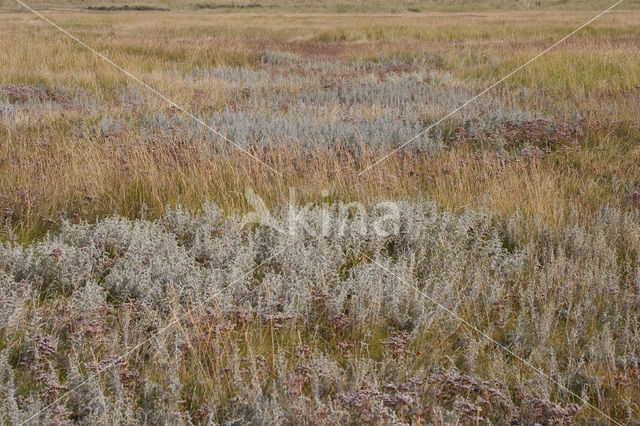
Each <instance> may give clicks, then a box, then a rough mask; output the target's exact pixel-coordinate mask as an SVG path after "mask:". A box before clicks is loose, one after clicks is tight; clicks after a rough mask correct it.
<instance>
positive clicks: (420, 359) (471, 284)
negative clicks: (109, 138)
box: [0, 200, 640, 423]
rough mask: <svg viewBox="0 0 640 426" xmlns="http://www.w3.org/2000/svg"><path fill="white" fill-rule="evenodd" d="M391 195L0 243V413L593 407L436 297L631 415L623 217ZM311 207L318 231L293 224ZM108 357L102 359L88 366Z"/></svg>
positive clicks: (638, 246)
mask: <svg viewBox="0 0 640 426" xmlns="http://www.w3.org/2000/svg"><path fill="white" fill-rule="evenodd" d="M398 205H399V212H400V213H399V217H398V223H397V226H396V227H393V228H392V229H393V230H394V232H387V233H384V234H381V233H378V232H375V231H374V229H375V227H374V226H373V224H374V223H375V222H376V221H377V220H378V219H379V213H376V212H375V211H374V209H365V211H364V212H363V213H362V215H361V217H355V216H350V217H348V218H347V219H346V222H345V217H344V216H340V215H339V214H338V212H339V210H340V209H339V208H336V209H335V210H334V213H333V216H332V215H331V214H329V215H328V214H327V211H326V208H324V207H321V206H318V207H315V208H313V207H307V208H300V207H293V208H294V209H297V211H296V213H297V214H298V217H299V218H300V220H304V221H305V222H306V223H307V224H311V225H309V226H307V227H299V228H296V229H294V230H293V231H287V232H279V231H278V230H276V229H274V228H271V227H266V226H253V227H247V226H246V225H245V224H244V222H243V220H242V218H241V217H238V216H233V215H231V216H225V215H223V214H222V212H221V211H220V210H219V209H218V208H217V207H215V206H214V205H207V206H206V207H205V208H204V209H203V210H202V211H201V212H199V213H198V214H191V213H188V212H187V211H185V210H183V209H181V208H175V209H172V210H170V211H169V213H167V214H166V215H165V216H163V217H161V218H160V219H158V220H155V221H146V220H135V221H132V220H127V219H124V218H121V217H111V218H107V219H104V220H101V221H98V222H97V223H95V224H87V223H85V224H73V225H72V224H68V223H65V224H63V225H62V227H61V229H60V230H59V231H57V232H55V233H50V234H49V235H48V236H47V237H46V238H44V239H43V240H42V241H39V242H36V243H33V244H32V245H29V246H26V247H22V246H19V245H15V244H12V243H5V244H3V245H2V246H1V247H0V271H1V272H0V279H1V280H2V286H0V300H2V302H3V303H2V312H1V313H0V315H2V316H1V318H2V321H1V323H0V324H1V329H0V336H1V340H0V343H1V344H2V348H1V349H2V352H1V353H2V357H1V358H0V360H1V363H0V365H1V368H0V370H1V374H0V378H1V380H2V384H1V385H2V388H1V389H2V390H1V392H2V395H3V398H2V401H3V402H2V404H1V406H0V413H1V414H0V415H2V418H3V421H8V422H14V421H21V420H24V419H26V418H28V417H29V416H31V415H34V414H35V413H36V412H37V410H38V409H39V408H43V407H45V406H46V405H47V404H48V403H49V402H51V401H55V404H54V405H52V406H51V407H48V408H46V409H44V411H43V412H42V413H40V414H38V415H37V418H39V419H41V420H42V421H45V420H46V421H53V420H55V419H57V421H61V422H65V421H70V419H76V420H82V421H113V422H117V423H127V422H134V423H138V422H148V421H158V422H167V421H171V422H188V421H189V419H191V421H205V420H206V421H218V422H227V421H236V420H239V421H243V422H244V421H254V422H255V421H261V422H262V421H269V422H275V421H291V422H296V421H298V420H300V419H314V418H316V417H318V419H319V421H321V422H328V423H331V422H333V421H342V422H344V421H353V422H359V421H373V422H383V423H387V422H392V421H417V420H418V419H422V420H427V419H432V420H433V421H436V420H438V419H437V417H438V416H441V418H442V419H447V420H446V421H454V420H455V421H458V420H460V421H462V420H463V419H470V418H471V417H473V415H477V416H479V417H478V418H479V419H483V421H487V422H488V421H498V422H500V421H505V419H507V418H509V419H512V420H513V419H520V421H525V419H527V420H526V421H529V420H531V421H538V422H551V423H554V422H567V421H568V420H569V419H570V418H572V417H574V416H577V418H581V419H583V420H585V421H586V420H587V419H591V420H594V419H595V418H597V417H598V414H597V413H596V412H594V411H593V410H590V408H589V407H588V406H586V405H585V404H583V403H581V402H580V401H579V400H576V399H575V398H574V397H572V396H571V395H570V394H568V393H566V391H565V390H566V389H565V388H564V387H563V388H560V387H558V386H556V385H554V383H552V382H551V381H549V379H548V377H546V376H544V375H540V374H538V373H536V372H534V371H532V370H530V369H528V368H527V367H526V366H524V365H523V364H522V362H521V361H520V360H518V359H515V358H513V357H510V356H508V355H507V354H506V353H504V352H503V351H502V350H501V349H500V348H498V347H497V346H496V345H494V344H493V343H492V342H490V341H488V340H487V339H486V338H485V337H483V336H480V335H478V334H477V333H475V332H474V330H473V329H469V328H467V327H462V324H461V323H460V320H459V319H458V318H456V317H454V316H452V315H451V314H450V313H448V312H446V311H445V310H443V309H441V307H446V308H447V309H448V310H450V311H453V312H455V313H456V315H458V316H459V317H460V318H463V319H464V320H465V321H467V322H468V323H469V324H473V325H474V327H477V328H478V329H479V330H482V332H483V333H486V334H487V335H489V336H491V338H492V339H495V340H496V341H498V342H499V343H500V344H501V345H503V346H505V347H507V348H509V350H511V351H513V352H514V353H516V354H518V356H520V357H522V358H523V359H524V360H526V362H528V363H531V364H532V365H535V366H537V367H538V368H540V369H541V370H542V371H544V372H545V374H548V376H550V377H553V378H554V379H555V380H557V381H558V382H560V383H561V384H562V385H563V386H565V387H566V388H568V389H571V390H572V392H574V393H576V394H578V395H581V396H583V397H585V398H587V399H588V400H589V401H590V402H591V403H593V404H595V405H596V406H600V407H605V406H608V407H610V408H609V413H611V415H614V416H615V417H617V418H618V419H620V420H632V419H637V418H638V412H637V411H636V408H634V407H636V404H637V403H638V401H637V395H638V393H637V382H634V380H636V379H635V377H636V376H635V375H634V374H636V373H634V372H635V371H637V369H636V370H634V367H633V365H635V364H634V362H635V361H636V360H637V359H638V358H639V357H640V354H639V353H638V347H640V324H639V323H638V318H639V317H640V316H639V313H640V312H639V309H640V304H638V300H640V299H639V295H638V292H639V291H640V262H639V260H640V259H639V253H640V232H639V231H638V229H640V228H639V226H638V225H639V224H640V219H639V218H638V217H637V215H633V214H622V213H619V212H617V211H614V210H608V209H603V210H602V211H601V212H600V213H599V214H598V215H597V217H595V218H593V220H592V225H591V226H590V227H589V228H585V227H584V226H582V225H581V224H580V223H578V221H577V219H571V220H569V225H567V226H566V227H564V228H561V229H554V228H550V227H548V226H545V225H543V224H542V223H540V222H537V221H535V220H531V219H524V218H518V217H511V218H509V219H499V218H498V217H497V216H496V215H494V214H493V213H491V212H489V211H483V210H476V209H469V210H467V211H465V212H464V213H462V214H459V215H456V214H453V213H451V212H447V211H440V210H439V209H437V207H436V206H435V205H434V204H433V203H431V202H428V201H424V200H422V201H420V200H410V201H404V202H400V203H399V204H398ZM285 214H286V213H285V212H283V213H275V217H276V218H277V219H282V220H286V216H284V215H285ZM327 217H328V218H329V219H327ZM314 223H315V224H319V223H322V224H323V226H328V230H329V231H328V232H325V233H318V234H316V233H310V232H307V231H306V230H308V229H312V228H313V226H312V224H314ZM363 223H364V227H363ZM327 224H328V225H327ZM370 259H373V260H374V261H375V263H374V262H372V261H371V260H370ZM378 264H380V265H382V266H384V268H381V267H380V266H378ZM407 283H409V284H410V285H407ZM421 293H424V295H427V296H428V297H423V295H422V294H421ZM174 319H175V320H177V322H176V324H174V326H173V327H170V328H169V329H167V330H166V331H164V332H163V333H162V335H161V336H158V338H157V339H155V338H152V339H150V340H148V341H146V339H148V338H149V336H153V333H155V332H156V330H161V329H163V327H164V325H165V324H167V323H168V322H169V321H172V320H174ZM332 322H335V327H333V326H332ZM138 343H140V344H141V346H140V348H139V349H138V350H137V351H136V353H134V354H132V355H131V356H130V357H129V358H127V359H122V360H120V361H118V362H117V363H115V364H112V362H115V361H113V360H117V359H118V357H119V355H120V354H122V353H125V352H126V351H127V348H131V347H133V346H135V345H137V344H138ZM296 354H297V355H296ZM248 360H249V361H248ZM250 360H253V361H250ZM100 362H102V364H100V365H104V366H109V368H108V372H105V373H103V374H101V375H99V376H96V377H92V376H93V374H95V373H96V372H97V371H100V368H99V367H97V365H98V364H96V363H100ZM256 363H257V364H256ZM318 363H319V364H318ZM320 365H321V366H320ZM438 368H439V369H440V370H438ZM442 369H445V370H442ZM457 371H460V373H458V372H457ZM449 374H452V375H453V376H451V377H450V376H447V375H449ZM457 374H466V375H468V376H464V377H468V378H464V379H458V378H456V377H458V376H456V375H457ZM196 377H197V378H198V379H197V380H195V378H196ZM447 377H449V378H447ZM460 377H462V376H460ZM84 379H89V381H88V382H87V383H86V384H84V385H82V387H81V388H80V389H79V392H78V393H75V392H74V393H71V394H69V395H68V396H65V397H63V398H62V399H61V400H59V401H58V400H56V398H57V397H58V396H61V395H64V393H65V391H66V389H70V388H73V387H74V386H75V385H76V383H79V382H81V381H82V380H84ZM409 379H411V380H409ZM408 380H409V382H407V381H408ZM412 381H413V382H412ZM460 381H462V382H460ZM407 383H410V384H407ZM411 383H413V384H411ZM417 383H421V384H420V385H418V384H417ZM457 383H462V384H463V383H468V386H470V387H468V388H467V387H463V388H462V390H457V391H456V390H455V389H457V388H456V386H462V384H457ZM474 383H475V384H474ZM483 383H486V384H483ZM465 386H466V385H465ZM484 386H487V387H488V388H487V389H489V388H491V389H493V390H491V389H489V390H483V389H484ZM465 389H466V390H465ZM451 392H453V394H452V393H451ZM487 392H489V393H488V394H487ZM496 392H498V393H496ZM616 392H619V393H621V394H622V395H623V397H622V398H620V397H619V396H618V394H617V393H616ZM498 394H499V395H500V396H499V397H498V396H495V395H498ZM483 395H484V396H483ZM487 395H489V396H487ZM491 395H494V396H491ZM487 398H490V399H491V398H498V399H496V401H495V402H494V403H487V402H486V401H487ZM180 401H183V402H180ZM575 403H578V405H579V407H578V406H575ZM496 404H497V405H496ZM572 404H573V405H572ZM109 407H111V408H109ZM115 407H126V410H124V411H121V410H119V409H116V408H115ZM500 407H502V408H500ZM117 413H121V414H117ZM474 413H475V414H474ZM434 416H436V417H434ZM152 419H153V420H152ZM207 419H208V420H207ZM234 419H235V420H234ZM500 419H502V420H500Z"/></svg>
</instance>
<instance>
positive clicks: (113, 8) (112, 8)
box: [87, 4, 169, 12]
mask: <svg viewBox="0 0 640 426" xmlns="http://www.w3.org/2000/svg"><path fill="white" fill-rule="evenodd" d="M87 9H89V10H102V11H110V12H113V11H117V10H162V11H168V10H169V9H168V8H164V7H157V6H147V5H142V4H139V5H133V6H129V5H128V4H125V5H124V6H89V7H87Z"/></svg>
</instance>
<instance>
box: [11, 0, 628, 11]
mask: <svg viewBox="0 0 640 426" xmlns="http://www.w3.org/2000/svg"><path fill="white" fill-rule="evenodd" d="M26 3H27V4H29V5H30V6H32V7H39V8H54V9H60V8H69V9H85V8H96V7H97V8H104V9H105V10H109V9H119V8H124V6H125V5H126V6H129V7H130V8H135V7H142V8H158V9H171V10H211V11H215V12H221V13H224V12H228V11H238V10H245V11H251V12H267V11H269V12H313V13H419V12H425V11H433V10H449V11H480V10H598V9H599V10H603V9H605V8H607V7H609V6H610V5H612V4H613V3H614V1H610V0H585V1H581V0H449V1H445V0H396V1H384V0H367V1H361V0H320V1H315V0H304V1H295V0H171V1H158V0H139V1H130V0H115V1H114V0H89V1H78V0H62V1H55V2H54V1H50V0H34V1H31V2H26ZM639 6H640V1H639V0H626V1H625V2H624V3H622V5H620V8H622V9H633V8H638V7H639ZM15 7H16V3H15V2H13V0H1V1H0V8H15Z"/></svg>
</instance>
